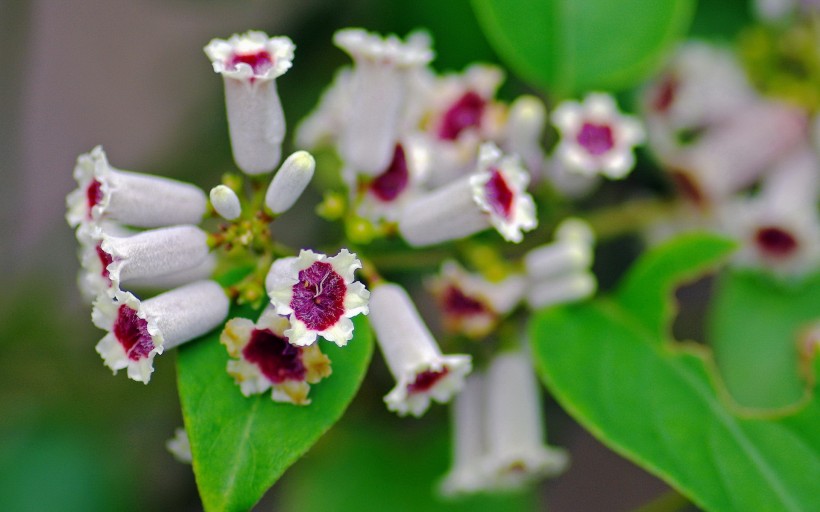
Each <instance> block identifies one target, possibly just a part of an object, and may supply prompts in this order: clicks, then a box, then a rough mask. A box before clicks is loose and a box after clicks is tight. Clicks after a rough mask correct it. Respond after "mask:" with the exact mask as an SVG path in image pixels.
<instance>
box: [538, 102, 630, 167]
mask: <svg viewBox="0 0 820 512" xmlns="http://www.w3.org/2000/svg"><path fill="white" fill-rule="evenodd" d="M552 123H553V124H554V125H555V127H556V128H557V129H558V131H559V132H561V141H560V142H559V143H558V147H557V148H556V150H555V151H556V155H557V156H558V158H560V159H561V160H562V162H563V163H564V165H566V166H567V168H568V169H570V170H574V171H576V172H579V173H581V174H585V175H588V176H592V175H594V174H602V175H604V176H606V177H607V178H610V179H621V178H624V177H625V176H626V175H627V174H629V172H630V171H631V170H632V168H633V167H634V166H635V155H633V154H632V148H633V147H634V146H635V145H637V144H640V143H641V142H643V139H644V130H643V128H642V127H641V125H640V123H639V122H638V121H637V120H636V119H635V118H633V117H630V116H625V115H622V114H621V113H620V112H619V111H618V106H617V105H616V104H615V100H614V99H613V98H612V96H610V95H608V94H604V93H593V94H589V95H587V97H586V98H585V99H584V101H583V103H578V102H575V101H565V102H563V103H561V104H560V105H558V107H557V108H556V109H555V111H554V112H553V114H552Z"/></svg>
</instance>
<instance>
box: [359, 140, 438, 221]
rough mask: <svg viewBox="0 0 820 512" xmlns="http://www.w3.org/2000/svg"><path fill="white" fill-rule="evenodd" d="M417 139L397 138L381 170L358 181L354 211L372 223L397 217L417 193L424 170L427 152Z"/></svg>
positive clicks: (393, 219)
mask: <svg viewBox="0 0 820 512" xmlns="http://www.w3.org/2000/svg"><path fill="white" fill-rule="evenodd" d="M419 142H420V141H419V140H418V138H414V137H407V138H405V139H404V140H402V141H399V142H398V143H397V144H396V147H395V149H394V150H393V159H392V160H391V161H390V164H389V165H388V166H387V167H386V168H385V170H384V172H382V173H381V174H378V175H376V176H374V177H373V178H372V179H366V180H364V181H363V182H362V183H360V188H361V189H362V194H361V202H360V204H359V208H358V210H357V211H358V213H359V214H360V215H362V216H363V217H365V218H368V219H371V220H373V221H375V222H378V221H381V220H385V221H388V222H395V221H397V220H398V218H399V216H400V215H401V210H402V207H403V206H404V204H406V202H407V201H409V200H411V199H412V198H413V197H415V196H416V195H418V194H419V192H420V187H421V184H422V182H423V180H424V178H425V176H424V174H423V173H424V168H425V166H426V159H427V158H428V156H429V155H427V154H426V149H425V148H423V147H420V146H419ZM349 178H350V177H349ZM353 178H354V179H355V177H353ZM350 181H353V180H350Z"/></svg>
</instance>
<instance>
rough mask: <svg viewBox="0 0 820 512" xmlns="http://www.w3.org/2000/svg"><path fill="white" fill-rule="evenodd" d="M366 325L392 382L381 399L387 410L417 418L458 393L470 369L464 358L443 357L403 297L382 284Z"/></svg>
mask: <svg viewBox="0 0 820 512" xmlns="http://www.w3.org/2000/svg"><path fill="white" fill-rule="evenodd" d="M370 311H371V314H370V324H371V326H372V327H373V332H374V333H375V334H376V341H377V342H378V344H379V347H380V348H381V351H382V354H383V355H384V359H385V361H386V362H387V366H388V367H389V368H390V372H391V373H392V374H393V377H394V378H395V379H396V387H394V388H393V389H392V390H391V391H390V392H389V393H388V394H387V395H386V396H385V397H384V401H385V403H386V404H387V408H388V409H389V410H391V411H395V412H397V413H398V414H400V415H402V416H405V415H407V414H408V413H409V414H412V415H413V416H416V417H418V416H421V415H422V414H424V412H425V411H426V410H427V409H428V408H429V407H430V400H431V399H433V400H435V401H437V402H439V403H446V402H448V401H449V400H450V399H451V398H452V397H453V396H454V395H455V394H456V393H458V392H459V390H461V387H462V386H463V384H464V377H465V376H466V375H467V374H468V373H470V371H471V369H472V360H471V358H470V356H468V355H462V354H458V355H447V356H445V355H442V354H441V351H440V350H439V347H438V345H437V344H436V341H435V340H434V339H433V336H432V335H431V334H430V331H429V330H428V329H427V327H426V326H425V325H424V322H423V321H422V319H421V318H420V317H419V314H418V311H416V308H415V307H414V306H413V302H412V301H411V300H410V297H409V296H408V295H407V292H405V291H404V289H403V288H402V287H400V286H398V285H395V284H391V283H386V284H380V285H378V286H377V287H376V288H375V289H374V290H373V295H372V297H371V301H370Z"/></svg>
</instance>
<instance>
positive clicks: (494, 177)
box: [484, 168, 515, 219]
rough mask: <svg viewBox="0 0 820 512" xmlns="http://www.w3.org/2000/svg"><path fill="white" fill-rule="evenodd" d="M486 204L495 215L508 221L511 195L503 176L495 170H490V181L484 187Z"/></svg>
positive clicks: (513, 195)
mask: <svg viewBox="0 0 820 512" xmlns="http://www.w3.org/2000/svg"><path fill="white" fill-rule="evenodd" d="M484 192H485V194H486V196H487V203H489V205H490V209H491V210H492V211H493V213H495V214H496V215H498V216H500V217H504V218H505V219H509V218H510V216H511V215H512V206H513V198H514V197H515V194H514V193H513V191H512V189H511V188H510V186H509V185H508V184H507V180H505V179H504V175H503V174H501V171H499V170H498V169H496V168H492V169H490V179H489V180H487V183H486V184H485V185H484Z"/></svg>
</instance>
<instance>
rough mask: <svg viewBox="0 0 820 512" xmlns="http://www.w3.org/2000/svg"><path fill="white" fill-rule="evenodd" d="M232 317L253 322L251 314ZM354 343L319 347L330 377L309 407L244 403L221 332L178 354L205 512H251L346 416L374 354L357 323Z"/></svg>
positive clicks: (262, 400) (256, 400)
mask: <svg viewBox="0 0 820 512" xmlns="http://www.w3.org/2000/svg"><path fill="white" fill-rule="evenodd" d="M232 316H234V317H235V316H240V317H246V318H254V319H255V318H256V316H258V313H254V312H253V311H251V310H250V309H248V308H238V309H237V310H235V311H233V312H232ZM354 323H355V326H356V327H355V331H354V337H353V339H352V340H351V341H350V343H349V344H348V345H347V346H346V347H344V348H339V347H337V346H336V345H334V344H332V343H327V342H324V341H321V342H320V343H321V348H322V351H323V352H324V353H325V354H326V355H327V356H328V357H329V358H330V360H331V362H332V368H333V373H332V374H331V375H330V377H328V378H326V379H325V380H323V381H321V382H320V383H318V384H315V385H313V386H311V390H310V398H311V400H312V403H311V404H310V405H308V406H303V407H302V406H295V405H292V404H283V403H276V402H273V401H272V400H271V398H270V393H269V392H268V393H263V394H262V395H258V396H254V397H251V398H246V397H244V396H243V395H242V394H241V393H240V391H239V387H238V386H237V385H236V384H234V381H233V379H232V378H231V377H230V376H228V374H227V372H226V371H225V367H226V364H227V361H228V354H227V352H226V350H225V347H224V346H222V345H221V344H220V343H219V332H216V333H213V334H211V335H210V336H207V337H205V338H203V339H201V340H199V341H197V342H194V343H189V344H187V345H185V346H184V347H181V349H180V351H179V356H178V373H179V377H178V385H179V396H180V401H181V403H182V413H183V417H184V420H185V429H186V431H187V432H188V437H189V439H190V441H191V452H192V454H193V459H194V460H193V466H194V475H195V476H196V482H197V486H198V487H199V493H200V496H201V498H202V503H203V505H204V507H205V509H206V510H209V511H228V510H248V509H250V508H251V507H252V506H253V505H254V504H255V503H256V502H257V501H259V499H260V498H261V497H262V495H263V494H264V493H265V491H267V490H268V488H270V487H271V486H272V485H273V483H274V482H275V481H276V480H277V479H278V478H279V477H280V476H281V475H282V473H283V472H284V471H285V469H287V468H288V467H289V466H290V465H291V464H293V463H294V462H296V460H298V459H299V458H300V457H301V456H302V455H304V453H305V452H307V450H308V449H309V448H310V447H311V446H312V445H313V444H314V443H315V442H316V441H317V440H318V439H319V438H320V437H321V436H322V434H324V433H325V432H326V431H327V430H328V429H329V428H330V427H331V426H332V425H333V424H334V423H336V421H338V420H339V418H340V417H341V416H342V413H344V411H345V409H346V408H347V406H348V404H349V403H350V401H351V400H352V399H353V397H354V396H355V394H356V391H357V390H358V388H359V385H360V384H361V381H362V379H363V378H364V374H365V372H366V370H367V366H368V363H369V361H370V356H371V354H372V352H373V342H372V338H371V335H370V330H369V328H368V325H367V323H366V321H365V320H364V319H363V318H362V317H357V318H356V319H355V321H354Z"/></svg>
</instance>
